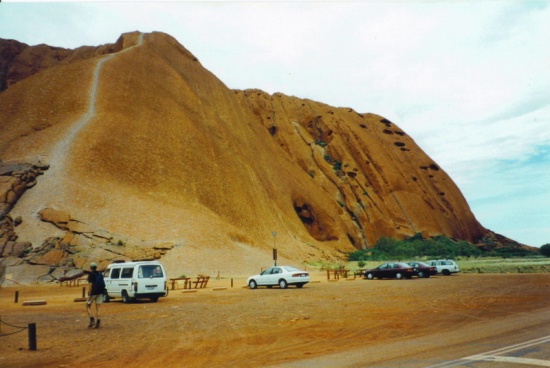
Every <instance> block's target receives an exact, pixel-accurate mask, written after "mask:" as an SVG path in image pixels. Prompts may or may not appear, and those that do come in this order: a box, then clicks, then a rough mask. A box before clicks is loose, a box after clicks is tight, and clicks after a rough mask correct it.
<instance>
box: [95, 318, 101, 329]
mask: <svg viewBox="0 0 550 368" xmlns="http://www.w3.org/2000/svg"><path fill="white" fill-rule="evenodd" d="M100 323H101V320H100V319H98V320H97V322H96V323H95V328H99V324H100Z"/></svg>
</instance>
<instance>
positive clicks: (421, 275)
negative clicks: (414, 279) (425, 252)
mask: <svg viewBox="0 0 550 368" xmlns="http://www.w3.org/2000/svg"><path fill="white" fill-rule="evenodd" d="M422 277H426V276H425V275H424V272H422V271H420V272H419V273H418V278H422Z"/></svg>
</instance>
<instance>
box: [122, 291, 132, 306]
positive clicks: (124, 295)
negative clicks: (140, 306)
mask: <svg viewBox="0 0 550 368" xmlns="http://www.w3.org/2000/svg"><path fill="white" fill-rule="evenodd" d="M121 296H122V302H123V303H130V297H129V296H128V292H127V291H126V290H122V293H121Z"/></svg>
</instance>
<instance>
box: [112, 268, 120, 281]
mask: <svg viewBox="0 0 550 368" xmlns="http://www.w3.org/2000/svg"><path fill="white" fill-rule="evenodd" d="M119 277H120V268H113V270H112V271H111V279H118V278H119Z"/></svg>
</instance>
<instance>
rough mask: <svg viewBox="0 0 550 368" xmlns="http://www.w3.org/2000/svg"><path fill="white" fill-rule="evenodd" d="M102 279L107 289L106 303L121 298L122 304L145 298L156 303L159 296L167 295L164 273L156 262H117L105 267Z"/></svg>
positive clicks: (160, 265)
mask: <svg viewBox="0 0 550 368" xmlns="http://www.w3.org/2000/svg"><path fill="white" fill-rule="evenodd" d="M103 278H104V279H105V288H106V289H107V296H106V297H105V300H106V301H108V300H109V299H113V298H122V302H124V303H128V302H130V301H133V300H135V299H139V298H147V299H151V301H153V302H156V301H157V300H158V299H159V298H160V297H161V296H167V295H168V288H167V285H166V272H165V271H164V267H162V264H160V262H157V261H139V262H124V261H117V262H115V263H112V264H110V265H109V266H107V268H106V269H105V271H104V272H103Z"/></svg>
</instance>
